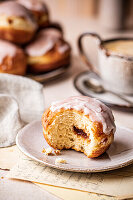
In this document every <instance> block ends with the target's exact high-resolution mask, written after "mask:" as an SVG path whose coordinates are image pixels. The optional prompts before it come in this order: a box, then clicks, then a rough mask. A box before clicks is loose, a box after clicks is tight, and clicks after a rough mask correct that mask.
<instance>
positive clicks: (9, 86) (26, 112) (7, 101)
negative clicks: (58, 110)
mask: <svg viewBox="0 0 133 200" xmlns="http://www.w3.org/2000/svg"><path fill="white" fill-rule="evenodd" d="M43 112H44V95H43V86H42V85H41V84H40V83H38V82H36V81H33V80H31V79H29V78H25V77H21V76H16V75H10V74H0V147H6V146H11V145H13V144H14V143H15V138H16V135H17V133H18V131H19V130H20V129H21V128H22V127H23V126H24V125H25V124H26V123H29V122H31V121H33V120H38V119H40V118H41V116H42V114H43Z"/></svg>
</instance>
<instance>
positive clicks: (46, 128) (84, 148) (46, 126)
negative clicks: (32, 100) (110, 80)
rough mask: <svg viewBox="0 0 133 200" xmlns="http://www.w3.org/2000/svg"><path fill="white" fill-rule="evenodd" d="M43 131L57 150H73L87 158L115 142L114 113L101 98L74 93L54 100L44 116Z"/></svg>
mask: <svg viewBox="0 0 133 200" xmlns="http://www.w3.org/2000/svg"><path fill="white" fill-rule="evenodd" d="M42 126H43V134H44V137H45V139H46V141H47V143H48V144H49V145H50V146H51V147H53V148H54V149H59V150H61V149H74V150H76V151H80V152H83V153H84V154H85V155H87V157H88V158H93V157H98V156H100V155H101V154H103V153H104V152H105V151H106V150H107V149H108V148H109V146H110V144H111V143H112V142H113V139H114V132H115V123H114V117H113V114H112V112H111V110H110V108H108V107H107V106H106V105H104V104H103V103H101V102H100V101H98V100H96V99H94V98H90V97H86V96H75V97H70V98H68V99H66V100H63V101H57V102H54V103H52V105H51V107H50V108H48V110H47V111H45V112H44V114H43V116H42Z"/></svg>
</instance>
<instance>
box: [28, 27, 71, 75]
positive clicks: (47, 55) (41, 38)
mask: <svg viewBox="0 0 133 200" xmlns="http://www.w3.org/2000/svg"><path fill="white" fill-rule="evenodd" d="M25 51H26V54H27V56H28V69H29V71H30V72H32V73H41V72H47V71H51V70H53V69H56V68H59V67H62V66H66V65H68V64H69V63H70V46H69V44H68V43H67V42H65V41H64V40H63V37H62V32H60V31H59V30H57V29H53V28H48V29H44V30H41V31H40V32H39V33H38V35H37V37H36V39H35V40H34V41H33V42H32V43H30V44H29V45H28V46H27V47H26V48H25Z"/></svg>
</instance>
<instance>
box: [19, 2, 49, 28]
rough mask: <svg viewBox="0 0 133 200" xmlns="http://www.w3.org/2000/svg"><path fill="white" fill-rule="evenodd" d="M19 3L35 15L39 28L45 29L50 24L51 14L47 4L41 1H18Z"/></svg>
mask: <svg viewBox="0 0 133 200" xmlns="http://www.w3.org/2000/svg"><path fill="white" fill-rule="evenodd" d="M17 2H18V3H20V4H21V5H23V6H25V7H26V8H27V9H28V10H30V11H31V12H32V14H33V15H34V17H35V19H36V21H37V23H38V25H39V27H45V26H47V25H48V24H49V12H48V8H47V6H46V4H45V3H44V2H43V1H41V0H17Z"/></svg>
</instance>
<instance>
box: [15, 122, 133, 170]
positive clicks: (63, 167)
mask: <svg viewBox="0 0 133 200" xmlns="http://www.w3.org/2000/svg"><path fill="white" fill-rule="evenodd" d="M40 122H41V120H34V121H32V122H31V123H29V124H27V125H26V126H25V127H24V128H22V129H21V130H20V131H19V132H18V134H17V136H16V145H17V147H18V148H19V150H20V151H21V152H22V153H23V154H24V155H25V156H27V157H28V158H30V159H32V160H33V161H37V162H39V163H41V164H42V165H44V166H48V167H52V168H54V169H58V170H63V171H69V172H80V173H97V172H98V173H99V172H107V171H112V170H116V169H120V168H123V167H126V166H128V165H130V164H133V158H132V159H130V160H129V161H127V162H124V163H121V164H116V165H114V166H113V167H105V168H104V167H103V168H102V169H79V170H78V169H75V168H72V167H68V168H65V165H63V164H62V165H56V164H51V163H48V162H46V161H42V160H39V159H38V158H36V157H35V156H33V155H31V154H30V153H29V152H27V150H26V149H25V150H26V151H25V150H24V149H23V148H24V147H22V146H21V144H19V137H20V136H21V134H23V132H24V130H25V129H27V128H28V127H30V126H32V125H33V124H35V123H40ZM117 127H118V128H120V129H122V128H123V129H126V130H128V131H131V132H133V130H132V129H130V128H127V127H124V126H117Z"/></svg>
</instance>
